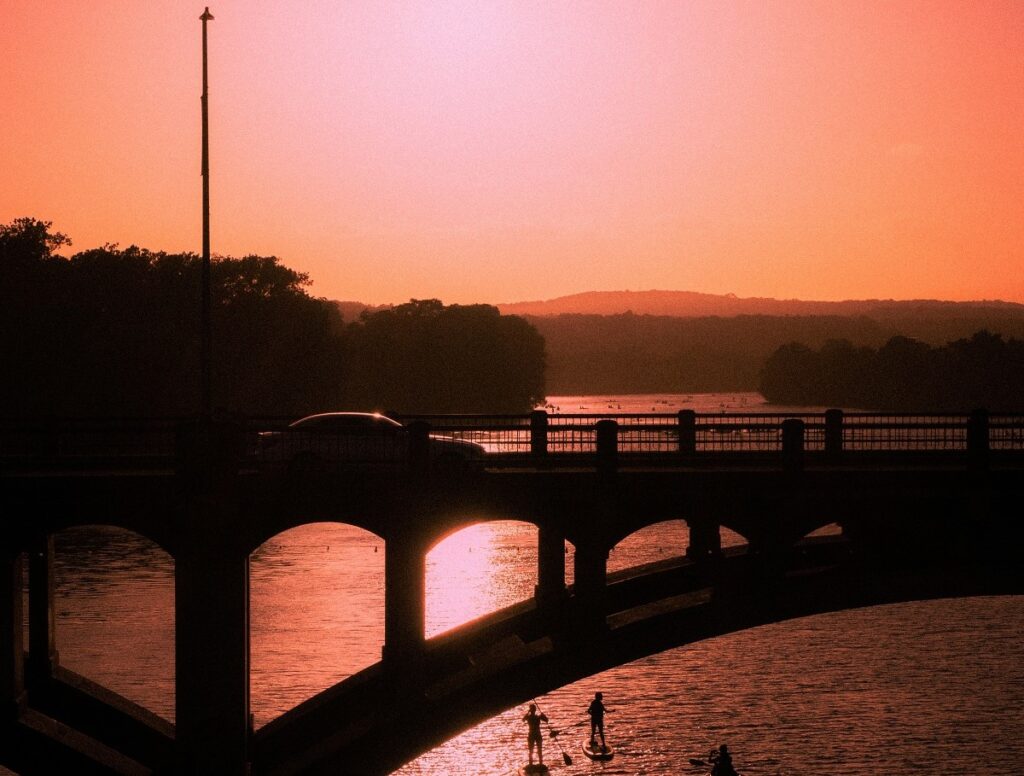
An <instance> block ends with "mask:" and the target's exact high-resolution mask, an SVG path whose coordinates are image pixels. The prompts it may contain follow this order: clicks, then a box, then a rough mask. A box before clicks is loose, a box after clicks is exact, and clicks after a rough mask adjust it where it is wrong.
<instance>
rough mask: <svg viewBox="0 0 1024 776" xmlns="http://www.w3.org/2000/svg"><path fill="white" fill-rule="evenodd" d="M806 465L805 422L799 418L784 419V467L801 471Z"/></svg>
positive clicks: (787, 469) (788, 469)
mask: <svg viewBox="0 0 1024 776" xmlns="http://www.w3.org/2000/svg"><path fill="white" fill-rule="evenodd" d="M803 466H804V422H803V421H802V420H800V419H799V418H786V420H784V421H782V467H783V468H784V469H785V470H786V471H800V470H801V469H803Z"/></svg>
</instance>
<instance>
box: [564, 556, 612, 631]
mask: <svg viewBox="0 0 1024 776" xmlns="http://www.w3.org/2000/svg"><path fill="white" fill-rule="evenodd" d="M573 573H574V576H575V582H574V589H575V592H576V607H575V613H576V617H575V620H576V625H577V627H578V628H580V629H581V630H582V631H583V632H590V633H592V632H594V631H600V630H603V629H604V627H605V592H606V590H607V586H608V580H607V575H608V547H607V546H606V545H605V544H603V543H598V542H596V541H589V540H585V541H581V542H580V543H579V544H577V545H576V555H575V561H574V564H573Z"/></svg>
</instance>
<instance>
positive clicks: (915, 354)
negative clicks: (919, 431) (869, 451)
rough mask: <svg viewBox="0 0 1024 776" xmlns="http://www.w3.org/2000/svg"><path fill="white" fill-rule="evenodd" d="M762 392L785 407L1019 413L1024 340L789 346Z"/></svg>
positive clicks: (764, 376) (991, 337) (980, 337)
mask: <svg viewBox="0 0 1024 776" xmlns="http://www.w3.org/2000/svg"><path fill="white" fill-rule="evenodd" d="M760 390H761V393H762V394H764V396H765V398H767V399H768V400H769V401H772V402H777V403H781V404H812V405H830V406H836V407H859V408H863V409H879V410H897V411H899V410H903V411H909V410H919V411H927V410H940V411H941V410H966V409H973V408H977V407H984V408H987V409H989V410H992V411H1017V410H1020V409H1021V408H1022V407H1024V340H1018V339H1013V338H1010V339H1009V340H1004V339H1003V338H1002V337H1001V336H1000V335H998V334H992V333H990V332H988V331H979V332H976V333H975V334H974V335H973V336H971V337H970V338H966V339H959V340H956V341H955V342H950V343H948V344H947V345H945V346H942V347H931V346H929V345H927V344H925V343H923V342H919V341H917V340H914V339H910V338H908V337H893V338H892V339H890V340H889V341H888V342H887V343H886V344H885V345H883V346H882V347H881V348H879V349H877V350H875V349H872V348H868V347H859V348H858V347H854V346H853V345H852V344H851V343H850V342H849V341H846V340H833V341H830V342H827V343H825V345H824V346H822V348H821V349H820V350H812V349H811V348H809V347H807V346H805V345H800V344H797V343H790V344H788V345H783V346H782V347H780V348H779V349H778V350H776V351H775V353H773V354H772V356H771V357H770V358H769V359H768V361H767V362H766V363H765V366H764V369H763V371H762V373H761V385H760Z"/></svg>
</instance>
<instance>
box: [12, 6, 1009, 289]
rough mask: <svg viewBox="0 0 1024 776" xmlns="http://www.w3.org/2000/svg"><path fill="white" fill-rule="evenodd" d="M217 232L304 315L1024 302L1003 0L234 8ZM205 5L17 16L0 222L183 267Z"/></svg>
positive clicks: (21, 9) (192, 206) (218, 243)
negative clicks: (360, 310) (483, 306)
mask: <svg viewBox="0 0 1024 776" xmlns="http://www.w3.org/2000/svg"><path fill="white" fill-rule="evenodd" d="M210 10H211V12H212V13H213V14H214V16H215V17H216V19H215V21H213V22H211V23H210V28H209V30H210V47H211V48H210V79H211V85H210V93H211V96H210V119H211V160H212V161H211V169H212V176H213V178H212V196H211V200H212V207H213V217H212V244H213V250H214V251H215V252H218V253H224V254H233V255H243V254H246V253H258V254H262V255H271V254H273V255H277V256H280V257H281V258H282V259H283V260H284V262H285V263H286V264H288V265H289V266H292V267H295V268H297V269H300V270H302V271H305V272H308V273H309V274H310V275H311V276H312V278H313V279H314V281H315V282H314V285H313V288H312V291H313V293H315V294H317V295H323V296H328V297H331V298H336V299H354V300H361V301H364V302H370V303H381V302H400V301H404V300H407V299H409V298H411V297H418V298H423V297H439V298H441V299H443V300H444V301H445V302H449V303H450V302H474V301H486V302H510V301H518V300H525V299H542V298H550V297H554V296H559V295H563V294H569V293H574V292H578V291H586V290H620V289H633V290H643V289H651V288H659V289H678V290H694V291H705V292H711V293H727V292H733V293H736V294H738V295H740V296H775V297H801V298H808V299H811V298H814V299H843V298H865V297H886V298H890V297H891V298H914V297H941V298H947V299H980V298H1002V299H1008V300H1014V301H1024V272H1022V271H1021V265H1022V262H1021V259H1022V249H1021V246H1022V244H1024V239H1022V238H1024V219H1022V215H1024V204H1022V203H1024V139H1022V138H1024V3H1022V2H1015V1H1013V0H1008V1H1007V2H973V1H972V2H969V3H964V2H960V1H959V0H958V1H957V2H942V1H941V0H932V1H929V2H901V1H899V0H896V1H890V2H874V1H873V0H858V2H830V1H829V0H820V1H815V2H804V1H802V0H776V1H775V2H769V1H768V0H756V1H754V2H727V1H726V0H714V1H711V0H709V1H708V2H684V1H683V0H675V1H673V2H653V1H652V2H637V3H633V4H628V3H612V2H541V1H540V0H536V1H534V2H497V1H487V0H481V1H480V2H470V1H468V0H467V1H465V2H463V1H455V2H446V0H415V1H410V2H401V1H400V0H395V2H389V3H377V2H370V1H369V0H359V1H358V2H354V1H353V2H337V1H335V0H317V1H315V2H314V1H306V2H301V3H295V2H285V1H284V0H275V1H273V2H272V1H270V0H245V1H244V2H243V1H242V0H231V1H229V2H217V3H215V4H214V5H212V6H211V8H210ZM202 11H203V7H202V5H196V6H194V7H193V6H192V5H189V4H186V3H183V2H181V0H173V1H171V0H145V2H129V1H128V0H119V1H115V0H60V1H59V2H58V1H56V0H49V1H44V2H38V1H36V2H30V1H29V0H7V2H6V3H5V4H4V14H3V21H2V23H0V55H2V58H3V61H4V62H5V66H4V67H3V68H0V100H2V101H0V222H2V223H6V222H9V221H10V220H12V219H13V218H16V217H19V216H24V215H29V216H33V217H37V218H42V219H44V220H51V221H53V222H54V227H55V228H57V229H59V230H60V231H63V232H65V233H66V234H68V235H69V236H70V237H72V239H73V240H74V249H76V250H81V249H85V248H89V247H93V246H95V245H98V244H101V243H104V242H118V243H120V244H122V245H127V244H131V243H135V244H138V245H142V246H145V247H149V248H153V249H164V250H169V251H182V250H191V251H195V252H198V251H199V250H200V234H201V213H200V193H201V188H200V186H201V181H200V177H199V138H200V134H199V133H200V123H199V107H200V106H199V94H200V32H201V25H200V22H199V18H198V17H199V15H200V14H201V13H202Z"/></svg>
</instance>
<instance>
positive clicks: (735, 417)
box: [0, 410, 1024, 465]
mask: <svg viewBox="0 0 1024 776" xmlns="http://www.w3.org/2000/svg"><path fill="white" fill-rule="evenodd" d="M397 419H398V420H400V421H402V422H403V423H405V424H406V425H409V424H411V423H413V422H417V421H418V422H419V423H421V424H426V427H427V431H428V433H429V435H430V436H432V437H434V438H436V439H453V440H465V441H467V442H474V443H477V444H479V445H481V446H482V447H483V448H484V449H485V450H486V451H487V458H488V460H491V461H493V462H494V463H495V464H496V465H501V463H502V462H503V461H507V462H519V461H529V460H546V461H547V462H548V463H556V462H558V461H559V460H566V461H569V462H571V461H573V460H575V461H577V462H585V461H586V460H587V459H589V458H593V457H595V456H597V455H598V454H599V453H600V454H603V455H605V456H607V455H608V454H609V452H610V453H611V454H614V456H615V457H616V458H621V459H623V460H627V461H628V460H636V461H641V460H643V459H656V460H662V461H678V460H679V459H680V458H682V459H683V460H685V461H691V462H699V461H701V460H705V461H709V462H713V461H721V460H726V459H736V460H748V461H755V460H759V459H771V458H779V459H780V460H781V459H782V458H786V460H788V461H790V462H793V461H803V460H814V461H822V462H829V461H832V462H837V461H840V460H846V461H850V460H855V459H858V458H864V459H867V458H870V457H875V456H885V455H892V454H905V455H907V456H908V457H912V455H914V454H917V455H921V456H942V455H961V456H963V455H967V456H978V455H984V456H987V455H988V454H990V453H991V454H995V455H1011V454H1015V453H1016V454H1021V455H1024V413H1004V414H991V415H990V414H988V413H986V412H984V411H980V410H979V411H975V412H972V413H868V412H843V411H841V410H829V411H827V412H824V413H801V414H786V413H739V414H726V413H706V414H698V413H695V412H692V411H688V410H683V411H680V412H678V413H661V414H659V413H650V414H637V413H632V414H624V413H588V414H549V413H547V412H545V411H540V410H538V411H536V412H533V413H531V414H529V415H420V416H406V417H400V418H397ZM290 420H291V419H289V418H248V419H235V420H234V422H235V423H236V424H238V425H240V426H241V427H242V432H243V433H242V441H241V443H240V449H239V453H240V454H241V457H242V459H243V460H249V461H257V460H258V459H259V458H260V456H261V455H263V454H264V453H266V451H261V444H263V443H264V442H266V441H268V440H270V438H272V437H274V436H277V438H278V439H279V440H282V439H285V440H286V439H288V438H289V435H290V434H291V433H292V432H289V429H288V423H289V422H290ZM184 422H185V421H183V420H182V419H173V418H158V419H145V420H143V419H137V420H136V419H118V418H94V419H88V420H81V419H73V420H72V419H60V420H47V421H45V422H42V421H37V422H29V421H0V465H4V464H5V463H8V464H9V463H11V462H16V461H20V462H29V463H33V462H34V463H37V464H41V465H49V464H53V463H59V464H67V465H75V464H78V463H83V464H91V465H102V464H103V463H108V462H109V463H117V462H131V461H135V462H138V463H140V464H143V465H145V464H149V463H158V462H164V463H173V461H174V459H175V456H176V455H177V444H178V431H179V429H180V427H181V426H182V424H183V423H184ZM193 422H194V421H193ZM602 429H603V431H602ZM602 433H603V434H604V436H603V437H602ZM602 439H603V442H602ZM318 444H320V445H321V446H322V447H323V449H324V451H325V452H331V451H333V452H334V453H337V452H338V451H339V450H343V451H344V452H345V453H346V455H336V457H340V458H344V459H346V460H350V459H354V458H355V457H356V456H357V454H361V453H366V458H367V460H370V461H372V460H381V459H386V460H388V461H390V462H392V463H395V464H401V463H403V462H404V461H405V460H406V459H407V457H408V456H409V454H410V447H409V444H408V442H407V441H406V440H405V439H404V437H399V438H397V439H396V440H392V441H390V442H384V441H381V440H378V439H376V438H375V437H373V436H372V435H360V434H358V433H354V434H353V433H344V434H334V435H330V434H328V435H325V436H324V438H323V439H322V440H320V441H319V442H318ZM602 444H603V445H604V448H603V449H602ZM371 448H372V449H371ZM294 449H295V448H294V447H293V446H289V445H288V444H281V445H280V447H279V448H278V453H280V455H279V457H280V458H282V459H283V458H285V457H289V455H290V451H294ZM431 449H434V448H431ZM262 460H274V453H273V451H271V452H270V455H269V456H264V457H263V459H262Z"/></svg>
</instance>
